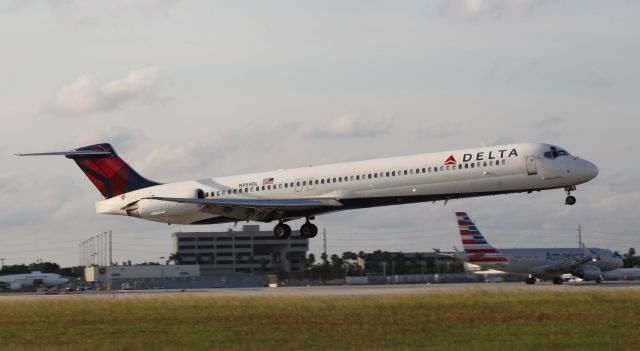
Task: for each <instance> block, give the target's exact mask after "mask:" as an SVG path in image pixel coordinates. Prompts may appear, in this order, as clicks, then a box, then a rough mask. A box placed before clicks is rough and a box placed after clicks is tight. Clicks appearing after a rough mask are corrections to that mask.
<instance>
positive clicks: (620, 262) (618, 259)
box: [615, 257, 624, 268]
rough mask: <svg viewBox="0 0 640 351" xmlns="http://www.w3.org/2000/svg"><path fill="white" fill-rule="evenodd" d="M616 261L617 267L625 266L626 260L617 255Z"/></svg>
mask: <svg viewBox="0 0 640 351" xmlns="http://www.w3.org/2000/svg"><path fill="white" fill-rule="evenodd" d="M616 258H617V260H616V261H615V265H616V268H622V267H623V266H624V261H623V260H622V259H621V258H620V257H616Z"/></svg>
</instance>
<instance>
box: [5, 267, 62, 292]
mask: <svg viewBox="0 0 640 351" xmlns="http://www.w3.org/2000/svg"><path fill="white" fill-rule="evenodd" d="M66 282H67V278H63V277H62V276H60V274H55V273H42V272H39V271H33V272H31V273H27V274H10V275H2V276H0V286H6V287H8V288H9V289H10V290H20V289H27V288H34V287H39V286H42V287H45V288H49V287H52V286H58V285H62V284H64V283H66Z"/></svg>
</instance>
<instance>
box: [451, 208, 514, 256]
mask: <svg viewBox="0 0 640 351" xmlns="http://www.w3.org/2000/svg"><path fill="white" fill-rule="evenodd" d="M456 218H457V220H458V227H459V228H460V236H461V237H462V247H463V248H464V252H465V253H467V254H468V255H469V259H468V261H469V262H470V263H476V262H506V261H507V259H506V257H504V256H502V254H501V253H500V251H498V250H497V249H496V248H494V247H493V246H491V245H490V244H489V243H488V242H487V240H486V239H485V238H484V236H482V233H480V231H479V230H478V228H477V227H476V225H475V223H473V221H472V220H471V218H469V216H468V215H467V214H466V213H465V212H456Z"/></svg>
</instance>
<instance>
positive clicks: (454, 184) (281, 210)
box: [20, 143, 598, 238]
mask: <svg viewBox="0 0 640 351" xmlns="http://www.w3.org/2000/svg"><path fill="white" fill-rule="evenodd" d="M33 155H63V156H66V157H67V158H70V159H72V160H74V161H75V162H76V163H77V164H78V166H80V169H82V171H83V172H84V173H85V174H86V176H87V177H88V178H89V180H91V182H92V183H93V184H94V185H95V186H96V187H97V188H98V190H100V192H101V193H102V195H103V196H104V198H105V200H103V201H98V202H97V203H96V212H97V213H102V214H113V215H123V216H131V217H137V218H141V219H146V220H150V221H156V222H162V223H168V224H216V223H225V222H238V221H259V222H271V221H278V224H277V225H276V226H275V227H274V228H273V234H274V236H276V237H277V238H287V237H288V236H289V235H290V234H291V227H290V226H289V225H287V224H286V222H288V221H291V220H295V219H299V218H304V219H306V221H305V223H304V224H303V225H302V226H301V228H300V234H301V235H302V236H303V237H306V238H312V237H314V236H315V235H316V234H317V233H318V228H317V227H316V226H315V225H314V224H312V223H311V222H310V220H313V219H315V216H317V215H320V214H324V213H328V212H336V211H342V210H350V209H357V208H365V207H374V206H389V205H399V204H408V203H416V202H424V201H434V202H435V201H440V200H442V201H445V202H446V201H448V200H451V199H460V198H466V197H475V196H486V195H498V194H509V193H517V192H529V193H530V192H533V191H540V190H547V189H565V191H566V192H567V198H566V201H565V203H566V204H567V205H573V204H575V202H576V199H575V197H573V196H571V191H572V190H575V188H576V185H578V184H582V183H585V182H587V181H589V180H591V179H593V178H594V177H595V176H596V175H597V174H598V168H597V167H596V166H595V165H594V164H593V163H591V162H588V161H586V160H583V159H581V158H579V157H575V156H571V155H570V154H569V153H568V152H567V151H565V150H564V149H562V148H560V147H557V146H553V145H548V144H539V143H523V144H512V145H502V146H491V147H483V148H478V149H467V150H457V151H447V152H437V153H430V154H421V155H412V156H402V157H390V158H382V159H375V160H367V161H357V162H346V163H336V164H327V165H321V166H309V167H302V168H292V169H281V170H277V171H269V172H260V173H251V174H242V175H234V176H227V177H217V178H209V179H201V180H193V181H186V182H179V183H169V184H161V183H158V182H154V181H151V180H148V179H146V178H144V177H142V176H141V175H140V174H138V172H136V171H135V170H134V169H133V168H131V167H129V165H127V164H126V163H125V162H124V161H123V160H122V159H121V158H120V157H118V155H117V154H116V152H115V150H114V149H113V147H111V145H109V144H97V145H91V146H86V147H82V148H79V149H75V150H71V151H62V152H45V153H35V154H20V156H33Z"/></svg>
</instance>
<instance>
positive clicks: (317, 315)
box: [0, 291, 640, 351]
mask: <svg viewBox="0 0 640 351" xmlns="http://www.w3.org/2000/svg"><path fill="white" fill-rule="evenodd" d="M639 306H640V294H638V293H636V292H632V291H619V292H582V293H566V292H564V293H546V292H531V293H529V292H525V293H522V292H508V293H507V292H475V293H452V294H429V295H419V296H386V297H216V296H200V295H199V296H194V295H191V296H189V295H188V294H186V295H183V296H169V297H150V298H127V299H84V298H77V299H56V300H49V299H43V300H35V301H34V300H24V301H14V300H12V301H2V300H0V349H3V350H56V349H72V350H132V349H147V350H176V349H182V350H305V351H306V350H415V349H418V350H426V349H428V350H559V349H562V350H580V351H584V350H602V349H608V350H616V351H617V350H632V349H633V350H638V348H639V346H638V345H640V323H638V320H639V318H640V307H639Z"/></svg>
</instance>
